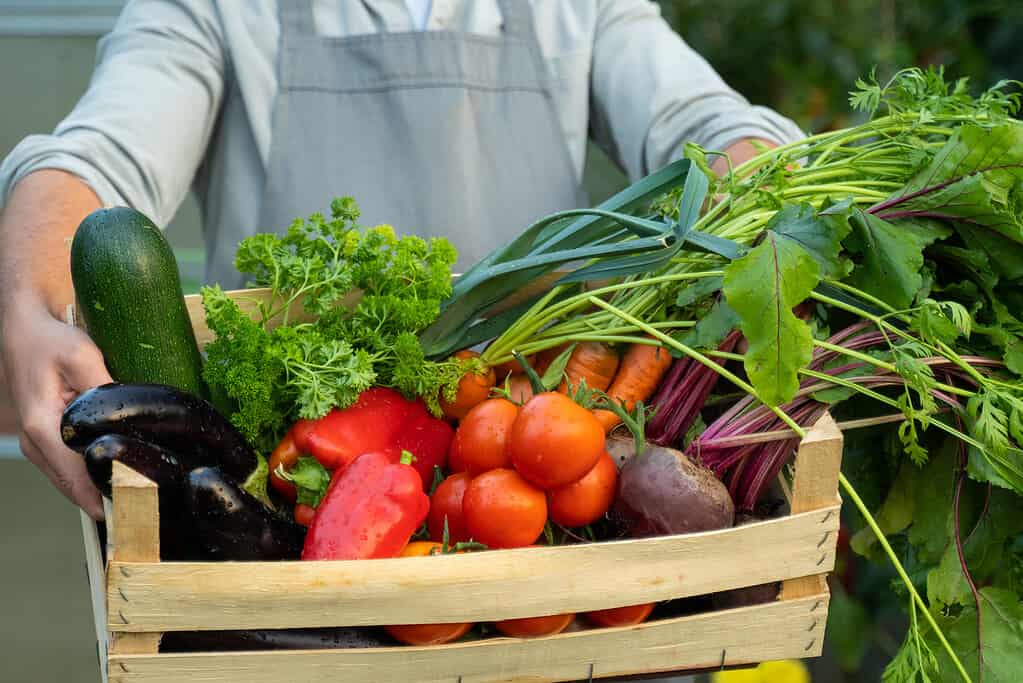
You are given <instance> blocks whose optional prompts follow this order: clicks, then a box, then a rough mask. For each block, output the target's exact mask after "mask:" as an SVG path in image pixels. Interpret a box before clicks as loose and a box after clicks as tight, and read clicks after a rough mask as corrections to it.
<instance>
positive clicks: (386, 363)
mask: <svg viewBox="0 0 1023 683" xmlns="http://www.w3.org/2000/svg"><path fill="white" fill-rule="evenodd" d="M331 214H332V215H331V218H330V219H327V218H325V217H324V216H323V215H321V214H318V213H317V214H313V215H311V216H309V218H308V219H306V220H303V219H296V220H295V221H294V222H293V223H292V224H291V226H290V227H289V228H288V230H287V232H286V233H285V234H284V235H276V234H272V233H262V234H257V235H253V236H252V237H248V238H246V239H245V240H243V241H242V242H241V244H240V245H239V247H238V252H237V256H236V259H235V266H236V267H237V269H238V270H239V272H241V273H244V274H247V275H249V276H250V277H251V286H253V287H265V288H268V289H269V290H270V296H269V298H267V299H252V302H253V305H252V306H251V307H249V309H254V313H253V314H250V313H248V312H247V310H249V309H247V310H246V311H243V310H242V308H241V307H240V306H239V301H241V302H243V303H244V302H245V298H244V297H242V298H241V299H232V298H230V297H228V296H227V294H226V293H225V292H224V291H223V290H221V288H220V287H219V286H213V287H204V288H203V289H202V300H203V306H204V308H205V310H206V323H207V325H208V326H209V328H210V330H211V331H212V332H214V334H215V340H214V341H212V342H211V343H210V344H209V345H208V346H207V347H206V353H207V359H206V364H205V367H204V377H205V379H206V381H207V382H208V383H209V384H210V386H211V388H212V389H213V391H214V392H216V393H219V394H220V395H221V396H226V397H228V399H229V400H230V403H231V404H232V410H231V413H232V414H231V420H232V422H234V424H235V425H236V426H237V427H238V428H239V430H240V431H241V432H242V433H243V434H244V435H245V437H246V438H248V439H249V440H250V441H251V442H252V443H254V444H256V445H257V446H258V447H260V448H261V449H262V450H264V451H266V450H268V449H269V448H271V447H272V445H273V444H274V443H275V442H276V440H277V439H279V438H280V437H281V435H282V433H283V432H284V431H285V430H286V429H287V428H288V427H289V426H290V425H291V423H292V422H293V421H295V420H297V419H299V418H318V417H321V416H323V415H325V414H326V413H327V412H328V411H329V410H330V409H331V408H334V407H338V408H344V407H347V406H349V405H351V404H352V403H354V402H355V400H356V398H357V397H358V396H359V394H360V393H361V392H362V391H364V390H365V389H368V388H369V387H371V386H391V387H394V388H397V389H399V390H400V391H402V392H404V393H405V394H406V395H408V396H409V397H415V396H421V397H423V398H424V399H425V400H426V401H427V403H428V405H430V406H431V408H432V409H433V410H434V411H435V412H439V406H438V395H439V393H440V392H442V391H443V392H453V391H454V386H455V385H456V384H457V381H458V378H459V377H460V376H461V374H462V372H464V370H465V369H466V364H465V363H458V362H454V361H438V362H434V361H428V360H426V358H425V356H424V354H423V351H422V348H421V347H420V345H419V342H418V339H417V336H416V335H417V333H418V332H419V331H420V330H422V329H424V328H425V327H427V326H428V325H429V324H430V323H432V322H433V320H434V319H435V318H436V317H437V315H438V312H439V310H440V303H441V301H442V300H443V299H444V298H445V297H447V296H448V295H449V294H450V293H451V267H452V265H453V264H454V263H455V260H456V258H457V254H456V252H455V249H454V247H452V246H451V244H450V243H449V242H448V241H447V240H445V239H443V238H433V239H430V240H424V239H423V238H420V237H416V236H405V237H401V238H399V237H397V236H396V235H395V233H394V230H393V229H392V228H391V226H388V225H381V226H376V227H372V228H368V229H362V228H360V227H359V226H358V225H357V223H356V221H357V220H358V218H359V209H358V207H357V206H356V203H355V201H354V200H353V199H352V198H350V197H345V198H342V199H335V200H334V201H333V202H332V203H331Z"/></svg>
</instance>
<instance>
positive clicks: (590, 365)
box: [558, 342, 618, 393]
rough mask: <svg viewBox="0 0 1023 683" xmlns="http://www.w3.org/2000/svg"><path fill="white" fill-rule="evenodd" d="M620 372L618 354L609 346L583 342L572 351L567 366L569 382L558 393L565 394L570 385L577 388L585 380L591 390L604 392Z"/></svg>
mask: <svg viewBox="0 0 1023 683" xmlns="http://www.w3.org/2000/svg"><path fill="white" fill-rule="evenodd" d="M617 371H618V354H617V353H615V351H614V349H612V348H611V347H609V346H608V345H607V344H602V343H600V342H582V343H580V344H577V345H576V347H575V349H574V350H573V351H572V355H571V356H570V357H569V359H568V364H567V365H566V366H565V375H566V376H567V377H568V382H567V383H566V382H562V383H561V386H560V387H558V391H560V392H562V393H564V392H566V391H567V390H568V386H567V385H568V384H571V385H572V387H573V388H575V387H577V386H578V385H579V383H580V382H581V381H583V380H585V381H586V386H587V387H589V388H590V389H597V390H599V391H604V390H605V389H607V388H608V387H609V386H611V380H613V379H614V377H615V373H616V372H617Z"/></svg>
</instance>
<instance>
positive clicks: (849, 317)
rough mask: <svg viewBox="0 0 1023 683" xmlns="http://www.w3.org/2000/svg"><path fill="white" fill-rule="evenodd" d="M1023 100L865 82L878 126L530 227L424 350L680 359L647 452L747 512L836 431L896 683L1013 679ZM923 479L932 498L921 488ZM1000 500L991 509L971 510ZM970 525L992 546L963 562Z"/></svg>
mask: <svg viewBox="0 0 1023 683" xmlns="http://www.w3.org/2000/svg"><path fill="white" fill-rule="evenodd" d="M1016 86H1017V84H1015V83H999V84H997V85H996V86H995V87H994V88H992V89H990V90H988V91H986V92H984V93H982V94H980V95H979V96H976V97H973V96H971V95H970V94H969V92H968V89H967V87H966V82H965V81H964V80H961V81H958V82H955V83H948V82H946V81H945V79H944V77H943V74H942V72H941V71H935V70H931V71H927V72H924V71H920V70H917V69H909V70H905V71H902V72H900V73H898V74H896V75H895V76H894V77H893V78H892V79H891V80H890V81H889V82H888V83H886V84H884V85H881V84H878V83H877V82H876V81H873V80H870V81H860V82H858V83H857V90H856V92H854V93H853V94H852V96H851V100H850V101H851V104H852V105H853V107H854V108H856V109H858V110H859V111H860V112H863V113H864V114H865V116H866V117H867V120H866V121H865V122H864V123H862V124H860V125H858V126H855V127H852V128H848V129H844V130H838V131H833V132H827V133H822V134H818V135H813V136H811V137H809V138H806V139H805V140H801V141H799V142H795V143H792V144H789V145H785V146H782V147H778V148H775V149H765V150H764V151H763V152H762V153H760V154H759V155H758V156H756V157H755V158H753V159H752V160H750V161H748V162H746V163H744V164H742V165H740V166H738V167H735V168H732V169H731V170H730V172H729V173H728V174H727V175H725V176H724V177H717V176H716V175H714V174H713V173H712V172H711V171H710V168H709V163H708V159H709V157H711V155H712V154H711V153H710V152H706V151H704V150H702V149H699V148H697V147H695V146H689V147H687V149H686V157H687V162H688V163H686V162H685V161H683V162H680V163H677V164H675V165H673V166H672V167H670V168H669V169H665V170H664V171H662V172H659V173H658V174H655V175H654V176H651V177H650V178H647V179H644V180H642V181H640V182H638V183H636V184H635V185H634V186H632V187H631V188H629V189H628V190H626V191H625V192H623V193H622V194H620V195H616V196H615V197H613V198H611V199H610V200H608V201H607V202H605V203H604V204H602V205H601V206H600V207H598V209H597V210H590V209H580V210H575V211H569V212H562V213H560V214H554V215H552V216H549V217H547V218H545V219H543V220H541V221H538V222H537V223H536V224H535V225H533V226H531V227H530V228H529V229H528V230H527V231H526V232H525V233H523V235H522V236H521V237H519V238H517V239H516V240H515V241H514V242H513V243H512V244H511V245H509V246H508V247H506V248H504V249H502V250H499V251H498V252H495V253H494V254H492V255H491V256H490V257H488V258H487V259H485V260H484V261H483V262H481V264H479V265H478V266H477V267H475V268H474V269H473V270H472V271H471V272H470V273H469V274H468V275H467V276H466V278H465V279H464V281H463V282H461V283H460V284H459V285H456V295H455V297H453V298H452V300H450V301H449V302H447V303H446V304H445V305H444V308H443V310H442V312H441V316H440V319H439V320H438V323H437V325H435V327H434V328H432V329H430V330H427V331H426V332H425V333H424V335H423V338H424V339H425V341H426V347H427V349H428V352H432V353H435V354H442V353H446V352H447V351H448V350H449V349H448V348H447V347H446V346H445V344H447V345H449V346H450V345H451V344H454V343H455V341H457V340H456V339H455V336H457V335H455V334H454V333H453V332H452V330H468V332H459V333H458V334H459V335H461V337H460V339H461V341H464V340H465V339H466V338H473V339H477V338H478V339H480V340H482V339H486V338H488V337H493V336H495V335H496V337H497V338H496V340H495V341H494V342H493V343H492V344H491V345H490V346H489V347H488V349H487V350H486V351H485V352H484V354H483V356H482V360H483V361H484V362H486V363H490V364H497V363H501V362H504V361H507V360H509V359H511V358H512V353H513V352H518V353H522V354H531V353H537V352H540V351H543V350H546V349H549V348H552V347H555V346H558V345H560V344H563V343H565V342H580V341H586V340H590V341H599V342H605V343H608V344H621V345H624V344H629V343H646V344H656V343H659V344H661V345H663V346H665V347H667V348H669V349H670V350H671V351H672V352H673V353H674V354H675V355H676V356H677V357H678V358H679V360H677V361H676V364H675V366H674V368H673V369H672V370H671V372H670V374H669V376H668V378H667V379H666V380H665V381H664V382H663V383H662V386H661V388H660V390H659V392H658V394H657V396H656V397H655V399H654V401H653V404H654V407H655V409H656V412H655V413H654V415H653V417H652V419H651V422H650V424H649V425H648V433H649V435H650V437H651V439H652V440H654V441H656V442H657V443H660V444H664V445H673V446H676V447H684V448H685V449H686V452H687V453H688V454H689V455H690V456H692V457H695V458H697V459H698V460H700V461H701V462H703V463H704V464H705V465H707V466H708V467H710V468H711V469H712V470H713V471H714V472H715V473H716V474H717V475H718V476H719V477H721V478H722V480H723V481H724V482H725V483H726V484H727V486H728V488H729V491H730V493H731V494H732V496H733V498H734V499H735V502H736V508H737V510H747V511H748V510H751V509H753V507H754V506H755V504H756V503H757V501H758V499H759V498H760V496H761V494H762V493H763V491H764V490H765V488H766V486H767V485H768V484H769V483H770V482H771V481H772V480H773V479H774V478H775V477H776V476H777V475H778V473H779V472H780V471H781V469H782V468H783V467H784V465H785V463H786V462H788V461H789V459H790V458H791V455H792V453H793V449H794V447H795V445H796V444H797V443H798V439H799V438H800V437H802V436H804V435H805V430H806V428H807V427H808V426H809V425H811V424H812V423H813V422H814V421H816V419H817V418H818V417H819V416H820V415H821V414H822V413H823V412H824V411H825V410H830V411H831V412H832V413H833V414H834V415H835V416H836V418H837V419H839V420H840V424H843V425H846V426H847V427H848V428H850V429H851V428H853V427H856V428H858V429H857V430H856V431H850V432H848V433H847V440H849V442H850V443H851V442H856V440H869V442H870V443H871V444H873V445H872V446H870V447H869V448H866V449H865V450H862V451H858V450H856V449H853V448H847V455H846V463H845V466H846V470H847V473H846V474H843V475H842V477H841V485H842V489H843V492H844V494H845V496H846V498H847V500H849V501H852V503H853V505H854V506H855V507H856V509H857V510H858V511H859V512H860V513H861V514H862V516H863V518H864V520H865V524H866V526H865V528H864V530H863V531H861V532H860V533H859V534H858V535H857V538H859V539H860V541H859V542H858V544H857V548H858V549H859V550H861V551H862V552H863V553H864V554H866V555H868V556H870V557H872V558H874V559H877V560H878V561H882V562H883V561H886V560H887V561H890V562H891V563H892V565H893V566H894V567H895V570H896V572H897V573H898V575H899V577H900V578H901V580H902V588H901V590H904V591H905V596H906V599H908V604H909V616H910V629H909V632H908V633H907V636H906V640H905V641H904V643H903V646H902V648H901V649H900V650H899V652H898V653H897V655H896V656H895V658H894V659H893V661H892V663H891V664H890V666H889V667H888V670H887V671H886V674H885V680H886V681H893V682H901V681H916V680H953V679H955V680H973V679H974V678H976V679H977V680H981V679H982V678H983V676H984V675H985V674H986V675H988V676H989V677H995V678H1009V677H1010V676H1011V675H1012V674H1013V673H1014V672H1016V671H1018V670H1023V652H1021V651H1019V650H1018V648H1010V649H1011V650H1012V651H1007V650H1006V649H1005V648H1001V649H1000V650H999V651H998V652H995V653H992V652H989V651H987V650H985V644H988V643H993V642H1008V641H1010V640H1012V639H1018V638H1020V637H1023V626H1021V624H1023V607H1021V604H1023V603H1021V602H1020V593H1021V591H1023V551H1021V550H1020V548H1023V523H1021V522H1019V521H1018V520H1021V519H1023V499H1021V496H1023V457H1021V456H1023V380H1021V378H1020V377H1021V374H1023V124H1021V123H1020V121H1018V120H1017V119H1015V118H1014V115H1015V114H1016V112H1017V111H1018V109H1019V104H1020V97H1019V94H1018V93H1017V92H1015V90H1014V89H1015V88H1016ZM707 197H715V198H716V200H717V201H715V202H706V201H705V200H706V198H707ZM655 198H656V200H655V201H654V202H653V205H652V208H651V209H649V210H647V209H646V207H648V206H650V204H649V200H651V199H655ZM581 245H588V246H586V247H585V248H584V247H582V246H581ZM565 268H569V269H570V270H569V274H568V275H566V276H564V277H562V278H561V280H559V281H558V282H557V283H556V285H555V286H554V287H553V288H552V289H551V290H550V291H549V292H547V293H546V294H545V295H543V296H541V297H538V298H536V299H534V300H532V301H529V302H526V304H523V305H522V306H521V307H520V308H518V309H516V310H515V311H513V312H511V313H506V314H502V315H498V316H495V317H488V314H487V313H486V309H487V307H488V306H489V305H490V304H491V303H492V302H493V301H495V300H497V298H495V297H498V298H499V295H501V293H502V292H505V291H506V290H507V291H512V290H510V289H509V288H512V287H521V286H523V285H524V283H525V282H528V281H529V280H531V279H535V278H537V277H540V276H542V275H544V274H545V273H550V272H552V271H554V270H555V269H565ZM584 285H585V286H584ZM832 330H834V331H833V332H832ZM736 389H738V390H739V391H740V392H741V397H739V398H720V397H721V396H729V395H728V394H726V392H730V391H735V390H736ZM711 403H713V404H714V408H713V410H712V409H710V408H709V407H708V406H709V404H711ZM722 406H724V407H723V410H722ZM704 418H707V422H708V425H707V427H706V428H705V429H703V430H702V432H701V433H699V434H697V435H696V436H695V438H693V435H692V434H691V433H690V432H691V431H692V430H693V429H694V427H693V426H694V425H701V424H703V420H704ZM687 435H688V439H690V440H689V442H688V443H686V440H687ZM946 452H954V453H956V454H958V455H956V457H955V458H954V459H953V458H949V457H946V456H945V455H943V454H944V453H946ZM861 453H863V454H865V455H863V457H862V458H861V459H860V461H857V460H854V458H857V457H858V455H859V454H861ZM878 453H881V454H883V457H879V456H878ZM924 472H926V473H927V474H926V479H925V481H926V482H927V484H928V486H919V485H913V486H911V485H908V484H907V482H909V481H917V480H918V479H919V477H922V476H924V475H923V474H921V473H924ZM853 473H855V474H853ZM847 475H848V476H847ZM945 475H947V486H944V488H942V489H940V490H932V488H928V487H929V486H930V487H933V482H937V481H946V478H943V477H945ZM953 475H955V477H954V480H953ZM853 476H855V478H856V487H854V486H853V483H852V482H851V481H850V478H851V477H853ZM858 488H859V489H861V490H864V491H868V492H870V495H869V496H867V497H866V500H865V497H864V496H861V495H860V491H859V490H857V489H858ZM984 490H993V491H995V492H996V493H997V496H995V498H997V500H998V506H993V505H990V504H988V503H984V504H983V505H981V504H980V503H978V502H977V501H979V500H982V499H984V496H983V495H982V494H981V493H979V492H980V491H984ZM924 491H928V492H929V493H926V494H925V493H924ZM992 499H993V498H992V497H991V496H990V495H989V496H988V500H989V502H990V500H992ZM963 501H966V502H965V503H964V502H963ZM871 508H874V510H876V511H877V514H876V516H875V514H874V513H872V512H871ZM961 508H962V509H961ZM953 511H954V513H955V514H954V515H953ZM925 512H926V514H925ZM961 515H965V516H966V517H967V518H968V519H970V520H972V524H973V525H974V528H975V529H976V530H980V531H977V532H976V533H970V534H969V535H968V536H967V537H965V538H964V537H963V536H962V534H961V533H960V529H961V526H960V523H959V519H960V516H961ZM934 519H937V520H939V521H940V520H944V519H948V520H953V521H954V523H952V521H950V522H949V523H948V524H936V523H934V521H933V520H934ZM893 520H902V523H899V524H896V523H894V522H893ZM1006 520H1017V521H1013V522H1011V523H1010V522H1009V521H1006ZM868 537H869V539H870V540H869V542H868V541H867V540H864V539H866V538H868ZM878 548H880V554H879V552H878V550H877V549H878ZM896 548H898V551H896ZM910 574H912V577H913V578H911V576H910ZM978 586H983V587H982V588H978ZM925 598H926V599H925ZM963 619H972V620H973V623H974V626H975V628H972V629H971V628H964V627H963V624H962V622H961V620H963ZM973 653H978V654H977V655H975V654H973ZM978 655H979V656H978Z"/></svg>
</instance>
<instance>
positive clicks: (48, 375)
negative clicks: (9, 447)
mask: <svg viewBox="0 0 1023 683" xmlns="http://www.w3.org/2000/svg"><path fill="white" fill-rule="evenodd" d="M98 208H100V201H99V199H98V198H97V197H96V195H95V193H93V192H92V190H90V189H89V188H88V187H87V186H86V185H85V184H84V183H82V181H80V180H78V179H77V178H76V177H75V176H72V175H70V174H67V173H64V172H61V171H49V170H46V171H37V172H35V173H32V174H30V175H28V176H26V177H25V178H23V179H22V180H21V181H20V182H19V183H18V185H17V186H16V187H15V188H14V191H13V192H12V193H11V195H10V197H9V198H8V201H7V205H6V207H5V208H4V211H3V215H2V216H0V334H2V346H0V352H2V354H3V362H4V367H5V369H6V373H7V381H8V382H9V384H10V390H11V396H12V397H13V399H14V403H15V406H16V408H17V412H18V427H19V441H20V445H21V450H22V452H23V453H24V454H25V457H27V458H28V459H29V460H30V461H31V462H32V463H33V464H35V466H36V467H38V468H39V469H40V470H41V471H42V472H43V474H45V475H46V476H47V477H48V478H49V479H50V481H51V482H53V484H54V485H55V486H56V487H57V489H58V490H59V491H60V492H61V493H63V494H64V495H65V496H67V497H68V498H70V499H71V500H72V501H74V502H75V503H77V504H78V505H80V506H81V507H82V508H83V509H84V510H85V511H86V512H87V513H88V514H89V515H91V516H92V517H93V518H95V519H102V517H103V505H102V500H101V498H100V494H99V492H98V491H97V490H96V488H95V487H94V486H93V485H92V481H91V480H90V479H89V476H88V474H87V472H86V470H85V463H84V461H83V460H82V457H81V456H80V455H78V454H77V453H75V452H74V451H71V450H70V449H68V448H67V447H65V446H64V443H63V441H62V440H61V437H60V417H61V414H62V413H63V411H64V407H65V406H66V405H67V403H68V402H69V401H70V400H71V399H73V398H74V397H75V396H76V395H78V394H79V393H81V392H82V391H84V390H86V389H89V388H91V387H94V386H96V385H99V384H104V383H106V382H109V381H110V375H109V374H108V373H107V370H106V366H105V365H104V363H103V356H102V354H101V353H100V351H99V349H97V348H96V346H95V344H93V343H92V341H91V340H90V339H89V338H88V336H87V335H85V334H84V333H83V332H82V331H81V330H79V329H76V328H75V327H72V326H71V325H68V324H67V323H66V322H65V321H64V315H65V311H66V310H67V306H68V304H70V303H71V302H72V301H73V299H74V297H73V294H72V287H71V274H70V267H69V258H70V247H69V239H70V237H71V236H72V235H74V231H75V229H76V228H77V227H78V224H79V223H80V222H81V220H82V219H83V218H84V217H85V216H86V215H88V214H89V213H91V212H92V211H94V210H96V209H98Z"/></svg>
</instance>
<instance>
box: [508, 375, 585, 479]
mask: <svg viewBox="0 0 1023 683" xmlns="http://www.w3.org/2000/svg"><path fill="white" fill-rule="evenodd" d="M603 452H604V428H603V427H602V426H601V424H600V421H599V420H597V418H595V417H594V416H593V413H591V412H590V411H589V410H586V409H585V408H583V407H582V406H580V405H579V404H578V403H576V402H575V401H573V400H572V399H570V398H569V397H568V396H565V395H564V394H559V393H557V392H551V391H549V392H544V393H542V394H537V395H536V396H534V397H533V398H531V399H530V400H529V403H527V404H526V405H525V406H523V407H522V410H521V411H520V412H519V416H518V417H517V418H516V419H515V423H514V424H513V425H512V430H511V435H510V436H509V438H508V453H509V455H510V456H511V461H512V463H513V464H514V465H515V469H516V470H518V471H519V473H520V474H521V475H522V476H523V477H525V478H526V479H527V480H529V481H530V482H532V483H533V484H536V485H537V486H539V487H540V488H543V489H555V488H559V487H561V486H565V485H566V484H571V483H572V482H573V481H577V480H579V479H581V478H582V477H583V476H584V475H585V474H586V473H587V472H589V471H590V470H591V469H593V466H594V465H596V464H597V460H599V459H600V456H601V454H602V453H603Z"/></svg>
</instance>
